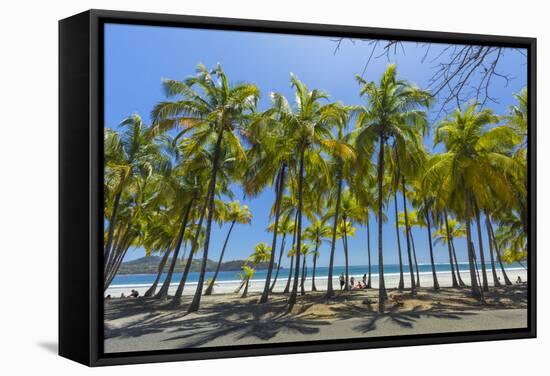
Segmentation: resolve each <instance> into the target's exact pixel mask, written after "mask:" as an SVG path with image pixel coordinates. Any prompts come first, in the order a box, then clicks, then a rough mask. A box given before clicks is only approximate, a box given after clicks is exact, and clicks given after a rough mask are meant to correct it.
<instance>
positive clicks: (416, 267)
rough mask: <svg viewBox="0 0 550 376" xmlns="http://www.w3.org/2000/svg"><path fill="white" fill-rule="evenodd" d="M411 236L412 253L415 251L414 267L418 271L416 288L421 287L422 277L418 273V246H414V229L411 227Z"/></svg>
mask: <svg viewBox="0 0 550 376" xmlns="http://www.w3.org/2000/svg"><path fill="white" fill-rule="evenodd" d="M409 236H410V237H411V244H412V251H413V258H414V267H415V269H416V287H420V275H419V272H418V261H416V246H415V245H414V237H413V233H412V229H411V228H410V227H409Z"/></svg>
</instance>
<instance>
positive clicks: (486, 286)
mask: <svg viewBox="0 0 550 376" xmlns="http://www.w3.org/2000/svg"><path fill="white" fill-rule="evenodd" d="M473 202H474V211H475V216H476V225H477V226H476V227H477V240H478V243H479V256H480V258H481V276H482V278H483V291H489V283H488V281H487V268H486V266H485V253H484V252H483V238H482V236H481V220H480V215H479V208H478V206H477V202H476V200H475V198H474V199H473Z"/></svg>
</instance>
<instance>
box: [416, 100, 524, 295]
mask: <svg viewBox="0 0 550 376" xmlns="http://www.w3.org/2000/svg"><path fill="white" fill-rule="evenodd" d="M497 122H498V118H497V117H496V116H495V115H494V114H493V112H492V111H491V110H489V109H478V106H477V105H476V104H472V105H470V106H468V107H467V108H466V109H465V110H464V111H460V110H456V111H455V113H454V114H452V115H449V116H448V117H447V118H446V119H445V120H443V121H441V122H440V123H439V124H438V126H437V128H436V132H435V144H436V145H437V144H444V146H445V149H446V151H445V152H444V153H442V154H437V155H434V156H433V157H432V158H431V160H430V165H429V166H428V168H427V169H426V171H427V172H426V174H425V180H426V181H428V182H431V187H432V188H433V191H434V192H436V193H437V195H438V196H439V195H440V196H442V197H444V201H446V202H447V206H449V207H452V208H453V210H454V211H455V213H457V216H458V217H460V218H461V219H462V220H464V222H465V225H466V240H467V245H466V246H467V249H468V252H467V253H468V262H469V267H470V280H471V292H472V296H474V297H475V298H479V299H480V300H481V301H482V300H483V296H482V291H481V290H480V288H479V285H478V282H477V279H476V267H475V264H476V256H475V253H474V249H473V241H472V233H471V221H472V219H473V218H474V216H475V209H474V202H475V203H477V204H479V205H481V206H485V203H486V202H487V201H488V200H489V199H495V198H496V199H497V200H498V201H499V202H502V203H506V202H513V201H514V192H513V189H512V187H511V186H510V183H509V181H508V176H510V175H511V174H513V172H514V170H517V169H518V168H519V167H518V165H517V162H515V161H514V160H513V158H511V157H510V156H509V155H508V151H509V150H510V148H512V147H513V146H515V145H516V144H517V136H516V134H515V133H514V131H513V130H512V129H511V128H509V127H506V126H493V127H489V125H492V124H496V123H497Z"/></svg>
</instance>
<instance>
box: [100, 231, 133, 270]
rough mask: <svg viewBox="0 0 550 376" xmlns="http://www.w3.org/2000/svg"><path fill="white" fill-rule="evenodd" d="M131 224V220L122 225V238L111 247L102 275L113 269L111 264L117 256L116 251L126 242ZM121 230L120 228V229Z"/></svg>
mask: <svg viewBox="0 0 550 376" xmlns="http://www.w3.org/2000/svg"><path fill="white" fill-rule="evenodd" d="M131 226H132V222H131V221H128V223H126V224H125V226H124V228H125V229H124V232H123V234H122V238H121V239H120V241H119V242H117V246H116V248H112V249H111V252H110V253H109V258H108V259H107V260H106V263H105V265H104V270H103V275H105V276H107V275H109V274H110V273H111V271H112V269H113V265H114V263H115V260H116V258H117V256H118V252H120V250H122V249H123V248H124V244H125V243H126V240H127V239H128V236H129V235H130V229H131ZM120 231H122V228H121V229H120Z"/></svg>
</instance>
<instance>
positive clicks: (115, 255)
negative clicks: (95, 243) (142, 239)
mask: <svg viewBox="0 0 550 376" xmlns="http://www.w3.org/2000/svg"><path fill="white" fill-rule="evenodd" d="M131 243H132V237H131V236H130V223H128V227H127V230H126V233H125V235H124V236H123V239H122V241H121V242H120V243H119V244H118V246H117V249H113V252H112V257H111V262H110V264H109V267H108V269H107V271H106V272H105V273H104V276H105V280H104V285H103V291H106V290H107V288H109V286H110V285H111V283H112V282H113V279H114V278H115V276H116V274H117V273H118V269H119V268H120V265H121V264H122V260H124V256H126V252H127V251H128V249H129V248H130V245H131Z"/></svg>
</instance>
